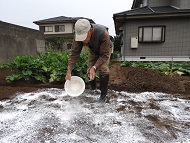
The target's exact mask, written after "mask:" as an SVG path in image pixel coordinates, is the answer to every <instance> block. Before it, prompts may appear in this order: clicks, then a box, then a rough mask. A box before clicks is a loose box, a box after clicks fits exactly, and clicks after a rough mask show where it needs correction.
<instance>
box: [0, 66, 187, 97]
mask: <svg viewBox="0 0 190 143" xmlns="http://www.w3.org/2000/svg"><path fill="white" fill-rule="evenodd" d="M10 74H11V71H10V69H0V99H4V98H9V97H10V96H11V95H14V94H15V93H17V92H31V91H35V90H38V89H41V88H53V87H55V88H62V89H63V88H64V84H63V83H59V84H49V83H48V84H42V83H39V82H35V81H22V80H21V81H17V82H14V83H12V84H9V83H7V82H6V80H5V78H6V76H8V75H10ZM87 87H88V86H87ZM109 89H111V90H117V91H127V92H133V93H137V92H147V91H149V92H163V93H172V94H180V95H183V97H186V98H189V95H188V94H189V93H190V76H176V75H175V76H167V75H165V74H162V73H161V72H159V71H157V70H152V69H146V68H131V67H120V63H114V64H113V67H112V68H110V81H109ZM184 95H185V96H184Z"/></svg>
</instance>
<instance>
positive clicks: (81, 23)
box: [75, 19, 91, 41]
mask: <svg viewBox="0 0 190 143" xmlns="http://www.w3.org/2000/svg"><path fill="white" fill-rule="evenodd" d="M90 27H91V25H90V22H89V21H88V20H87V19H79V20H77V22H76V23H75V41H84V40H85V39H86V37H87V34H88V31H89V30H90Z"/></svg>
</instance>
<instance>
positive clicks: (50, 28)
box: [45, 26, 53, 32]
mask: <svg viewBox="0 0 190 143" xmlns="http://www.w3.org/2000/svg"><path fill="white" fill-rule="evenodd" d="M45 32H53V26H45Z"/></svg>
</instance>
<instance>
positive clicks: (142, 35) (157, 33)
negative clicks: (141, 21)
mask: <svg viewBox="0 0 190 143" xmlns="http://www.w3.org/2000/svg"><path fill="white" fill-rule="evenodd" d="M165 29H166V27H165V26H143V27H139V37H138V39H139V43H146V42H164V41H165Z"/></svg>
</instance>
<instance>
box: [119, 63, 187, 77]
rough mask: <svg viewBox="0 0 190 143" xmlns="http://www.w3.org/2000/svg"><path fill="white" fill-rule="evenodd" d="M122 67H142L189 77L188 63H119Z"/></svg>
mask: <svg viewBox="0 0 190 143" xmlns="http://www.w3.org/2000/svg"><path fill="white" fill-rule="evenodd" d="M121 66H122V67H143V68H151V69H156V70H159V71H160V72H162V73H165V74H167V75H172V74H177V73H179V72H180V74H184V75H190V63H189V62H144V61H138V62H132V61H124V62H122V63H121Z"/></svg>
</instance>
